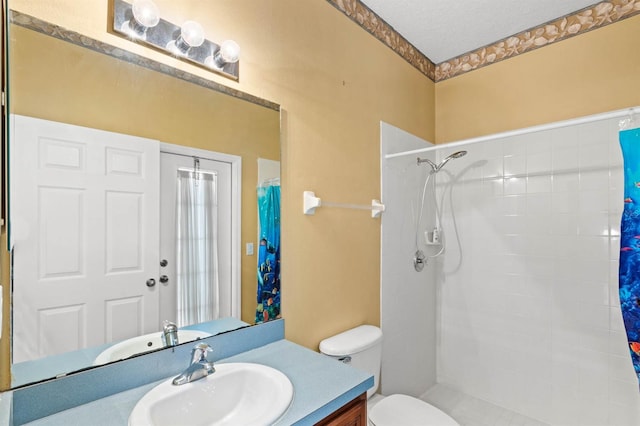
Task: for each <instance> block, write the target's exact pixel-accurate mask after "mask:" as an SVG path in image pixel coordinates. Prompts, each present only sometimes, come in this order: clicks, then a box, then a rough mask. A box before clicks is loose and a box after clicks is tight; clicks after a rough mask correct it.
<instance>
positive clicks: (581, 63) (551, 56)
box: [436, 16, 640, 143]
mask: <svg viewBox="0 0 640 426" xmlns="http://www.w3.org/2000/svg"><path fill="white" fill-rule="evenodd" d="M639 34H640V16H635V17H633V18H629V19H627V20H624V21H621V22H618V23H616V24H613V25H609V26H606V27H603V28H600V29H597V30H595V31H591V32H589V33H586V34H583V35H580V36H577V37H574V38H571V39H568V40H565V41H562V42H559V43H556V44H552V45H550V46H547V47H544V48H541V49H538V50H534V51H532V52H529V53H525V54H523V55H521V56H518V57H515V58H512V59H509V60H506V61H503V62H500V63H497V64H494V65H490V66H488V67H485V68H482V69H479V70H477V71H473V72H470V73H468V74H463V75H461V76H458V77H454V78H452V79H450V80H445V81H442V82H439V83H438V84H436V141H437V143H445V142H451V141H456V140H460V139H466V138H470V137H475V136H481V135H487V134H493V133H497V132H502V131H507V130H513V129H519V128H523V127H529V126H534V125H539V124H544V123H549V122H554V121H560V120H566V119H569V118H575V117H582V116H585V115H591V114H596V113H600V112H606V111H612V110H617V109H622V108H627V107H631V106H637V105H640V49H638V35H639Z"/></svg>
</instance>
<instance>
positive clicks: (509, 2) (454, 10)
mask: <svg viewBox="0 0 640 426" xmlns="http://www.w3.org/2000/svg"><path fill="white" fill-rule="evenodd" d="M362 3H364V4H365V5H366V6H367V7H369V8H370V9H371V10H372V11H374V12H375V13H376V14H377V15H378V16H380V17H381V18H382V19H384V20H385V21H386V22H387V23H388V24H389V25H391V26H392V27H393V28H394V29H395V30H396V31H397V32H398V33H399V34H401V35H402V36H403V37H404V38H406V39H407V40H408V41H409V42H410V43H411V44H413V45H414V46H415V47H416V48H417V49H418V50H419V51H421V52H422V53H423V54H424V55H425V56H427V57H428V58H429V59H430V60H431V61H433V62H434V63H436V64H438V63H440V62H443V61H446V60H449V59H451V58H454V57H457V56H459V55H462V54H464V53H467V52H469V51H471V50H474V49H477V48H479V47H483V46H486V45H488V44H491V43H494V42H496V41H498V40H502V39H504V38H506V37H509V36H511V35H514V34H516V33H519V32H521V31H524V30H527V29H529V28H532V27H535V26H538V25H540V24H544V23H545V22H547V21H551V20H553V19H556V18H559V17H562V16H564V15H568V14H571V13H573V12H576V11H578V10H580V9H583V8H585V7H588V6H592V5H594V4H598V3H600V2H598V1H593V0H455V1H451V0H362Z"/></svg>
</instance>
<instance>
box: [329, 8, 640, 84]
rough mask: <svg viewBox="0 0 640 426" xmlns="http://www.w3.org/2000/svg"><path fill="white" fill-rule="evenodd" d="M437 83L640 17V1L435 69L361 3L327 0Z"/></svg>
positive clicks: (539, 29) (567, 19)
mask: <svg viewBox="0 0 640 426" xmlns="http://www.w3.org/2000/svg"><path fill="white" fill-rule="evenodd" d="M327 1H328V2H329V3H331V4H332V5H333V6H334V7H335V8H336V9H338V10H340V11H341V12H342V13H344V14H345V15H346V16H348V17H349V18H350V19H351V20H352V21H354V22H356V23H357V24H358V25H359V26H361V27H362V28H363V29H365V30H366V31H367V32H369V33H370V34H372V35H373V36H374V37H376V38H377V39H378V40H380V41H381V42H382V43H384V44H385V45H387V46H388V47H389V48H391V49H392V50H393V51H394V52H396V53H397V54H398V55H400V56H401V57H402V58H403V59H404V60H405V61H407V62H408V63H410V64H411V65H413V66H414V67H415V68H416V69H418V70H419V71H420V72H422V73H423V74H424V75H425V76H427V77H428V78H429V79H431V80H432V81H434V82H439V81H443V80H447V79H449V78H452V77H456V76H458V75H462V74H465V73H468V72H471V71H473V70H476V69H478V68H482V67H484V66H487V65H491V64H494V63H497V62H500V61H503V60H505V59H509V58H513V57H515V56H518V55H521V54H523V53H526V52H530V51H532V50H535V49H538V48H540V47H543V46H548V45H550V44H553V43H556V42H558V41H562V40H566V39H568V38H570V37H574V36H577V35H580V34H584V33H586V32H588V31H591V30H595V29H597V28H601V27H604V26H606V25H609V24H613V23H616V22H618V21H621V20H623V19H626V18H630V17H632V16H635V15H637V14H640V0H611V1H603V2H600V3H598V4H595V5H593V6H590V7H587V8H584V9H582V10H579V11H577V12H575V13H572V14H569V15H566V16H563V17H560V18H558V19H554V20H552V21H549V22H546V23H544V24H542V25H539V26H536V27H533V28H530V29H528V30H525V31H522V32H520V33H517V34H514V35H512V36H510V37H506V38H504V39H502V40H499V41H497V42H495V43H492V44H490V45H487V46H484V47H481V48H479V49H476V50H473V51H471V52H467V53H464V54H462V55H459V56H457V57H455V58H451V59H449V60H446V61H443V62H440V63H439V64H437V65H435V64H434V63H433V62H432V61H431V60H430V59H429V58H427V57H426V56H425V55H424V54H423V53H422V52H420V51H419V50H418V49H417V48H416V47H415V46H413V45H412V44H411V43H409V42H408V41H407V40H406V39H405V38H404V37H402V36H401V35H400V34H399V33H398V32H396V30H395V29H394V28H393V27H392V26H391V25H389V24H388V23H387V22H385V21H384V19H382V18H381V17H380V16H378V15H377V14H376V13H375V12H373V11H372V10H371V9H369V8H368V7H367V6H366V5H365V4H363V3H362V2H361V1H360V0H327Z"/></svg>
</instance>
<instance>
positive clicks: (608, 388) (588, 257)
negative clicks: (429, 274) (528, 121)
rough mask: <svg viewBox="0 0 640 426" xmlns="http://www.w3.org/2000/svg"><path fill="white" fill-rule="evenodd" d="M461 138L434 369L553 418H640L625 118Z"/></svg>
mask: <svg viewBox="0 0 640 426" xmlns="http://www.w3.org/2000/svg"><path fill="white" fill-rule="evenodd" d="M464 149H467V150H468V155H467V156H465V157H463V158H461V159H456V160H452V161H450V162H449V163H448V164H447V166H446V170H444V171H443V172H441V173H439V174H438V189H439V191H440V193H441V194H443V193H444V197H443V200H444V202H443V203H442V204H443V207H444V210H443V214H442V221H443V228H444V234H445V243H446V253H445V255H444V256H443V257H441V258H440V259H439V261H438V265H437V268H438V273H437V275H438V283H437V287H438V309H439V312H438V331H439V333H438V342H437V348H438V351H437V355H438V358H437V374H438V382H441V383H444V384H447V385H450V386H452V387H454V388H457V389H458V390H460V391H462V392H464V393H467V394H469V395H472V396H475V397H477V398H481V399H484V400H487V401H489V402H492V403H494V404H497V405H500V406H502V407H505V408H507V409H510V410H513V411H516V412H519V413H522V414H524V415H526V416H529V417H533V418H535V419H538V420H541V421H543V422H546V423H549V424H552V425H567V426H568V425H579V426H586V425H598V426H601V425H612V426H613V425H615V426H622V425H639V424H640V392H639V391H638V382H637V380H636V379H635V376H634V372H633V368H632V365H631V360H630V357H629V354H628V346H627V343H626V336H625V334H624V328H623V324H622V317H621V313H620V307H619V297H618V270H617V268H618V253H619V221H620V214H621V211H622V206H623V172H622V155H621V153H620V148H619V145H618V119H614V120H606V121H596V122H591V123H588V124H581V125H572V126H568V127H562V128H558V129H554V130H547V131H539V132H535V133H528V134H525V135H520V136H514V137H509V138H501V139H495V140H491V141H487V142H480V143H475V144H470V145H467V146H466V147H465V148H464ZM453 151H455V150H454V149H451V148H443V149H442V150H441V151H439V153H438V155H439V158H444V157H445V156H446V155H448V154H450V153H451V152H453ZM443 191H444V192H443Z"/></svg>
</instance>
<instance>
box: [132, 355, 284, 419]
mask: <svg viewBox="0 0 640 426" xmlns="http://www.w3.org/2000/svg"><path fill="white" fill-rule="evenodd" d="M215 368H216V371H215V373H213V374H211V375H209V376H207V377H205V378H203V379H200V380H196V381H194V382H191V383H186V384H184V385H180V386H176V385H174V384H172V383H171V382H172V380H173V378H171V379H168V380H166V381H165V382H162V383H161V384H159V385H158V386H156V387H155V388H153V389H151V390H150V391H149V392H147V394H146V395H145V396H143V397H142V398H141V399H140V401H138V403H137V404H136V406H135V407H134V409H133V411H132V412H131V415H130V416H129V426H175V425H198V426H210V425H211V426H213V425H216V426H218V425H219V426H222V425H242V426H251V425H256V426H257V425H270V424H272V423H273V422H275V421H276V420H277V419H278V418H280V416H282V414H284V412H285V411H286V410H287V408H289V405H290V404H291V400H292V399H293V385H292V384H291V381H290V380H289V378H288V377H287V376H285V375H284V374H283V373H282V372H280V371H278V370H276V369H274V368H271V367H267V366H266V365H261V364H251V363H229V364H216V365H215Z"/></svg>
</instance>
